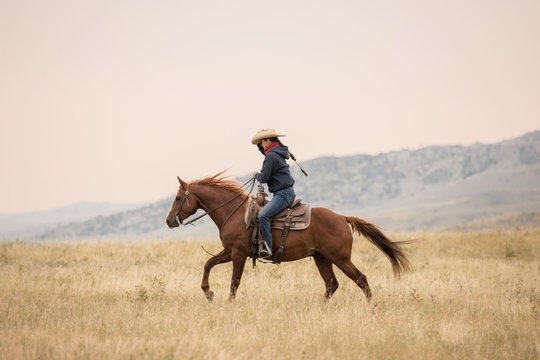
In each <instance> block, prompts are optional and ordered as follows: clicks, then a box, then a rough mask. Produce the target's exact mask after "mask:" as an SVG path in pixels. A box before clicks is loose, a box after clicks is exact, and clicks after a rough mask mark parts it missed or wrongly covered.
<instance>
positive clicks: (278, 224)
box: [244, 196, 311, 230]
mask: <svg viewBox="0 0 540 360" xmlns="http://www.w3.org/2000/svg"><path fill="white" fill-rule="evenodd" d="M301 201H302V198H298V199H296V200H295V201H294V202H293V203H292V205H291V207H290V208H287V209H285V210H283V211H282V212H280V213H279V214H277V215H276V216H273V217H271V218H270V224H271V227H272V229H280V230H283V225H284V223H285V219H286V218H287V214H288V213H289V212H290V213H291V215H292V216H293V218H292V220H291V226H290V228H289V230H305V229H307V228H308V227H309V225H310V224H311V205H309V204H302V203H301ZM261 209H262V207H260V206H259V205H258V204H257V201H256V199H255V197H254V196H251V197H250V198H249V199H248V201H247V202H246V205H245V214H244V222H245V223H246V229H248V228H250V227H251V226H252V225H254V224H255V221H256V219H257V214H258V213H259V211H260V210H261Z"/></svg>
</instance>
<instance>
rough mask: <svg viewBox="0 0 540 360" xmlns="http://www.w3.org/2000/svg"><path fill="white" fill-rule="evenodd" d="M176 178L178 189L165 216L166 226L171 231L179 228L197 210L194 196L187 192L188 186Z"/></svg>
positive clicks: (197, 205) (197, 206)
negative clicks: (178, 184)
mask: <svg viewBox="0 0 540 360" xmlns="http://www.w3.org/2000/svg"><path fill="white" fill-rule="evenodd" d="M177 178H178V182H179V183H180V188H179V189H178V192H177V193H176V197H175V198H174V201H173V204H172V206H171V210H170V211H169V215H167V225H168V226H169V227H170V228H171V229H172V228H175V227H178V226H180V224H182V222H183V221H184V219H186V218H188V217H190V216H191V215H193V214H195V212H196V211H197V209H198V208H199V204H198V201H197V198H196V196H194V195H193V194H190V192H189V185H188V184H187V183H185V182H184V181H182V179H180V177H178V176H177Z"/></svg>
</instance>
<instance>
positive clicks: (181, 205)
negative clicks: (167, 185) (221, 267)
mask: <svg viewBox="0 0 540 360" xmlns="http://www.w3.org/2000/svg"><path fill="white" fill-rule="evenodd" d="M249 183H251V188H250V189H249V194H251V192H252V191H253V187H254V186H255V179H254V178H252V179H250V180H248V181H246V182H245V183H244V184H242V186H241V187H240V188H242V189H243V188H244V186H246V185H248V184H249ZM184 194H185V196H184V197H183V198H182V200H181V201H182V202H181V203H180V209H179V210H178V214H177V215H176V218H177V219H178V222H179V223H180V224H182V225H184V226H185V225H190V224H192V223H194V222H195V221H197V220H199V219H200V218H202V217H204V216H206V215H210V214H211V213H213V212H214V211H216V210H217V209H220V208H222V207H224V206H225V205H227V204H229V203H230V202H232V201H234V200H236V199H238V198H239V197H240V196H242V195H243V194H244V193H243V192H241V193H238V194H237V195H236V196H235V197H233V198H232V199H230V200H227V201H226V202H224V203H223V204H221V205H219V206H217V207H215V208H213V209H212V210H210V211H205V213H204V214H202V215H199V216H197V217H196V218H195V219H192V220H190V221H188V222H187V223H185V224H184V223H183V222H182V220H180V217H179V216H178V215H179V214H180V212H181V211H182V207H183V206H184V203H185V202H186V201H187V203H188V206H189V200H188V195H189V185H188V188H187V189H186V191H185V193H184ZM248 198H249V197H247V198H246V199H248ZM243 203H244V201H242V202H241V203H240V205H238V206H237V207H236V208H235V209H234V210H233V211H232V212H231V213H230V215H229V216H228V217H227V218H226V219H225V221H224V222H223V224H222V225H221V230H223V227H224V226H225V223H226V222H227V221H228V220H229V219H230V218H231V216H232V215H233V214H234V213H235V212H236V210H238V209H239V208H240V206H242V204H243Z"/></svg>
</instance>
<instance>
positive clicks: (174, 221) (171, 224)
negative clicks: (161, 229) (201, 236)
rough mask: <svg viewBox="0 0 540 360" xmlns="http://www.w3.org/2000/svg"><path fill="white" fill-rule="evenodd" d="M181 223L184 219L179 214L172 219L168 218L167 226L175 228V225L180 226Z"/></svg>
mask: <svg viewBox="0 0 540 360" xmlns="http://www.w3.org/2000/svg"><path fill="white" fill-rule="evenodd" d="M180 224H182V220H180V218H179V217H178V216H176V217H175V218H174V219H172V220H169V219H167V226H168V227H169V228H170V229H174V228H175V227H179V226H180Z"/></svg>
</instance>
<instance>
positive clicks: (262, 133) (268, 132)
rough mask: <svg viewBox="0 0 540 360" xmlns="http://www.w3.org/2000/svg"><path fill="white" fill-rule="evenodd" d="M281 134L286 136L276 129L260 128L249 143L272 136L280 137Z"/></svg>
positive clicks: (254, 143) (256, 142)
mask: <svg viewBox="0 0 540 360" xmlns="http://www.w3.org/2000/svg"><path fill="white" fill-rule="evenodd" d="M281 136H287V135H283V134H278V133H277V132H276V130H274V129H262V130H260V131H258V132H257V133H256V134H255V136H254V137H253V139H251V143H252V144H253V145H257V144H258V143H260V142H261V141H262V140H263V139H269V138H273V137H281Z"/></svg>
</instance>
